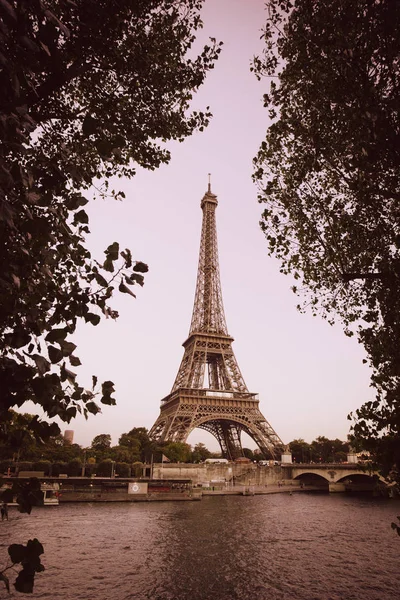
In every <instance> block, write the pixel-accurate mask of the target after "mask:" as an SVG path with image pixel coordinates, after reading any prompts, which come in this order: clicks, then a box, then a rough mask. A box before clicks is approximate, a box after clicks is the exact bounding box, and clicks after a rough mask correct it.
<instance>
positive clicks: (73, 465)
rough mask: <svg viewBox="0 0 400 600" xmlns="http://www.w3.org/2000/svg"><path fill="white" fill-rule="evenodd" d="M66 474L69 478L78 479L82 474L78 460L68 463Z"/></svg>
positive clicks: (80, 463)
mask: <svg viewBox="0 0 400 600" xmlns="http://www.w3.org/2000/svg"><path fill="white" fill-rule="evenodd" d="M67 473H68V475H69V477H79V476H80V475H81V474H82V462H81V461H80V460H78V459H75V460H71V461H70V462H69V463H68V467H67Z"/></svg>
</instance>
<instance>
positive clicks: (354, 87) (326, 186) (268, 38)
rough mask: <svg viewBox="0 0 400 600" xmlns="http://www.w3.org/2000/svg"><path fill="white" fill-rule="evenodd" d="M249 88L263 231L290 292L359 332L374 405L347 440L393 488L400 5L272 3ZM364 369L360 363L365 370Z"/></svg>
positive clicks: (367, 0) (396, 462)
mask: <svg viewBox="0 0 400 600" xmlns="http://www.w3.org/2000/svg"><path fill="white" fill-rule="evenodd" d="M267 8H268V19H267V23H266V27H265V31H264V39H265V52H264V55H263V56H261V57H257V58H256V59H255V61H254V64H253V70H254V71H255V73H256V75H257V77H259V78H261V77H264V76H266V77H268V78H270V84H269V90H268V93H267V94H265V96H264V103H265V106H266V107H267V108H268V110H269V116H270V118H271V119H272V120H273V124H272V125H271V127H270V128H269V129H268V132H267V135H266V138H265V141H263V142H262V144H261V148H260V150H259V152H258V155H257V157H256V158H255V160H254V164H255V173H254V179H255V181H256V182H257V184H258V186H259V201H260V202H262V203H265V205H266V208H265V209H264V212H263V216H262V221H261V227H262V229H263V231H264V232H265V235H266V238H267V241H268V244H269V251H270V253H271V254H274V255H275V256H276V257H277V258H278V259H279V260H280V262H281V265H282V266H281V271H282V272H283V273H285V274H290V275H291V276H292V277H293V278H294V279H295V280H297V281H298V284H296V285H295V286H294V287H293V290H294V292H295V293H297V294H299V295H300V296H302V297H303V298H305V300H304V302H303V304H302V306H299V308H300V309H301V310H304V309H305V308H310V309H311V311H312V312H313V314H322V315H323V316H324V317H326V318H328V319H329V321H330V322H332V321H333V320H334V319H335V317H336V316H337V315H338V316H339V317H340V318H341V319H342V321H343V323H344V325H345V331H346V333H347V334H348V335H353V333H354V331H356V332H357V335H358V339H359V341H360V342H361V343H362V344H363V345H364V347H365V349H366V352H367V356H368V362H369V364H370V365H371V367H372V369H373V372H372V379H371V382H372V385H373V386H374V388H375V390H376V399H375V400H374V401H371V402H367V403H365V404H364V405H363V406H362V407H361V408H360V409H359V410H357V411H356V415H355V422H354V424H353V431H354V435H355V436H356V438H357V439H358V440H359V442H361V444H362V446H363V447H364V448H365V449H368V450H370V451H372V452H373V453H374V454H375V456H376V457H377V459H378V461H379V463H380V465H381V468H382V471H383V473H384V474H386V475H388V474H389V473H391V476H392V477H397V478H399V477H400V437H399V436H400V431H399V428H400V370H399V364H400V360H399V344H398V340H399V339H400V210H399V199H400V182H399V166H400V120H399V110H398V107H399V96H400V68H399V66H400V64H399V56H400V38H399V35H398V31H399V27H400V4H399V3H398V2H378V1H375V0H362V1H360V2H349V1H347V0H329V1H328V0H320V1H318V2H315V1H313V0H302V1H301V2H291V1H289V0H271V1H269V2H268V3H267ZM365 362H367V361H365Z"/></svg>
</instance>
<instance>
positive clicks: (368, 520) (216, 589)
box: [0, 494, 400, 600]
mask: <svg viewBox="0 0 400 600" xmlns="http://www.w3.org/2000/svg"><path fill="white" fill-rule="evenodd" d="M398 514H400V502H399V501H398V500H381V499H373V498H370V497H366V496H364V497H352V496H346V495H324V494H320V495H319V494H315V495H313V494H293V495H292V496H289V495H288V494H276V495H272V494H271V495H268V496H250V497H242V496H230V497H229V496H222V497H221V496H219V497H206V498H203V500H202V501H201V502H160V503H155V502H154V503H145V502H143V503H132V504H130V503H109V504H69V505H61V506H59V507H51V508H41V509H34V511H33V512H32V514H31V515H30V516H29V515H22V514H19V513H18V512H17V511H16V509H14V510H12V509H11V510H10V521H8V522H0V532H1V544H2V548H1V554H2V564H4V562H5V556H6V553H7V546H8V544H9V543H11V542H13V543H26V541H27V540H28V539H29V538H33V537H37V538H39V540H40V541H41V542H42V543H43V545H44V548H45V554H44V556H43V559H42V562H43V563H44V565H45V567H46V571H45V572H44V573H41V574H39V575H38V576H37V582H36V584H35V590H34V593H33V597H34V598H48V599H52V600H53V599H57V600H72V599H75V600H128V599H129V600H130V599H132V600H133V599H137V600H145V599H146V600H147V599H151V600H235V599H238V600H239V599H240V600H281V599H284V600H286V599H287V600H291V599H296V600H297V599H299V600H313V599H315V600H328V599H329V600H336V599H337V600H339V599H340V600H353V599H354V600H386V599H389V598H390V599H391V600H392V599H395V598H399V594H400V560H399V558H400V537H399V536H398V535H397V534H396V533H395V532H394V531H393V530H392V529H391V528H390V523H391V522H392V521H394V520H396V517H397V515H398ZM2 594H3V595H4V597H6V595H7V594H6V591H5V590H4V591H3V590H1V591H0V597H2Z"/></svg>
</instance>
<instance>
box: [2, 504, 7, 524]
mask: <svg viewBox="0 0 400 600" xmlns="http://www.w3.org/2000/svg"><path fill="white" fill-rule="evenodd" d="M4 519H6V521H8V506H7V502H3V504H2V505H1V520H2V521H4Z"/></svg>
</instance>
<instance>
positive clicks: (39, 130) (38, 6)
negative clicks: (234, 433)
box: [0, 0, 220, 436]
mask: <svg viewBox="0 0 400 600" xmlns="http://www.w3.org/2000/svg"><path fill="white" fill-rule="evenodd" d="M201 4H202V2H201V0H184V1H178V0H75V1H74V2H69V1H65V0H18V1H16V0H2V1H1V3H0V16H1V18H2V24H1V29H0V61H1V63H2V70H1V72H0V88H1V90H2V94H1V98H0V143H1V145H0V239H1V242H2V243H1V245H0V305H1V314H0V389H1V405H0V411H1V414H0V417H1V418H2V419H7V418H8V417H7V411H8V409H9V408H10V407H13V406H15V407H21V406H22V405H23V404H24V402H26V401H28V400H31V401H33V402H34V403H36V404H38V405H39V406H40V408H41V409H43V411H44V413H45V415H47V416H48V417H55V416H58V417H59V418H61V419H62V420H64V421H67V422H68V421H70V419H71V418H73V417H74V416H75V415H76V413H77V411H80V412H83V414H84V415H85V416H87V415H88V414H89V413H93V414H96V413H97V412H98V411H99V410H100V409H99V405H98V403H97V402H96V401H95V400H96V395H97V394H98V395H99V398H100V400H101V402H102V403H105V404H114V403H115V399H114V396H113V392H114V386H113V383H112V382H111V381H105V382H103V383H102V384H101V386H98V385H97V378H96V377H93V389H91V390H86V389H84V388H83V387H82V386H81V385H79V383H78V382H77V379H76V373H75V372H74V371H73V368H74V367H77V366H79V365H80V360H79V357H78V356H77V354H76V352H75V350H76V346H75V344H74V343H73V342H72V341H71V340H70V336H71V334H73V333H74V331H75V329H76V326H77V323H78V321H79V320H83V321H85V322H86V323H91V324H92V325H97V324H98V323H99V321H100V319H101V318H102V317H106V318H116V317H117V316H118V314H117V312H116V311H114V310H113V309H112V307H111V306H110V304H109V301H110V298H111V296H112V294H113V292H114V290H115V289H116V288H118V290H119V291H120V292H122V293H128V294H130V295H132V296H135V294H134V293H133V292H132V290H131V286H133V285H135V284H139V285H143V281H144V277H143V274H144V273H145V272H146V271H147V266H146V265H145V264H144V263H143V262H141V261H134V260H133V259H132V256H131V253H130V251H129V250H128V249H125V250H124V249H120V248H119V245H118V243H117V242H114V243H111V244H110V245H109V246H108V248H107V249H106V250H105V256H104V257H103V258H100V257H99V258H98V259H97V260H96V259H95V258H93V257H91V255H90V253H89V251H88V250H87V248H86V247H85V238H86V236H87V234H89V233H90V232H89V219H88V215H87V213H86V212H85V209H84V206H85V205H86V203H87V202H88V197H87V196H88V193H87V192H88V190H89V188H90V187H91V185H92V183H93V182H94V181H97V180H98V186H99V188H100V193H104V194H111V195H112V196H114V197H115V198H117V199H119V198H122V197H123V194H122V193H120V192H118V191H115V190H111V189H108V178H110V177H111V176H115V175H117V176H120V177H132V176H133V175H134V174H135V169H136V165H140V166H141V167H144V168H148V169H155V168H156V167H158V166H159V165H160V164H161V163H165V162H168V160H169V158H170V153H169V150H168V149H167V148H166V146H165V142H166V141H168V140H179V141H182V140H183V139H184V138H185V137H187V136H188V135H190V134H192V133H193V132H194V131H196V130H202V129H203V128H204V127H205V126H206V125H207V124H208V121H209V117H210V112H209V110H208V109H206V110H205V112H196V111H192V112H190V110H189V105H190V100H191V98H192V94H193V93H194V92H195V91H196V90H197V89H198V87H199V86H200V85H201V84H202V83H203V81H204V78H205V76H206V73H207V71H208V70H209V69H210V68H212V67H213V64H214V61H215V59H216V58H217V56H218V53H219V52H220V47H219V46H220V45H219V44H217V43H216V41H215V40H212V41H211V43H210V45H209V46H205V47H204V48H203V50H202V51H201V53H200V54H199V55H198V56H197V57H192V58H190V57H189V50H190V48H191V46H192V43H193V41H194V39H195V33H196V30H197V29H199V28H200V27H201V26H202V23H201V20H200V16H199V10H200V8H201ZM32 425H34V426H35V428H36V433H37V435H42V436H44V435H47V436H48V435H54V433H55V432H54V431H53V430H50V429H49V426H48V425H46V423H45V422H42V421H38V420H36V421H35V422H34V423H32Z"/></svg>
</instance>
